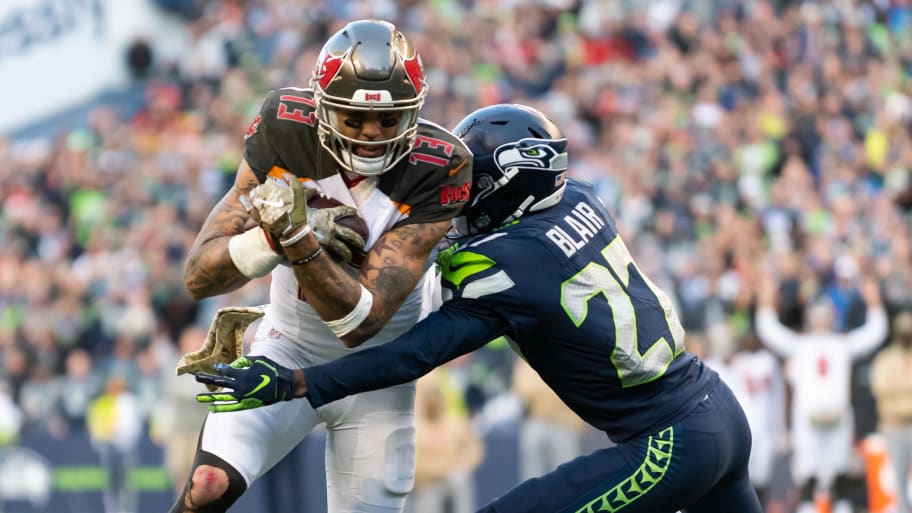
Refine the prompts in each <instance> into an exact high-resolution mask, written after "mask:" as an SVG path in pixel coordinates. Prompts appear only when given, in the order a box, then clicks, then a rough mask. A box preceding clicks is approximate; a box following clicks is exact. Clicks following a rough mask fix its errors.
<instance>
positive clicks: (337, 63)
mask: <svg viewBox="0 0 912 513" xmlns="http://www.w3.org/2000/svg"><path fill="white" fill-rule="evenodd" d="M344 58H345V56H344V55H343V56H336V55H332V54H329V53H327V54H326V58H325V59H323V62H322V63H321V64H320V65H319V66H318V67H317V71H316V73H314V80H316V81H317V82H319V83H320V87H322V88H324V89H326V88H327V87H328V86H329V83H330V82H332V79H334V78H336V74H338V73H339V69H340V68H341V67H342V59H344Z"/></svg>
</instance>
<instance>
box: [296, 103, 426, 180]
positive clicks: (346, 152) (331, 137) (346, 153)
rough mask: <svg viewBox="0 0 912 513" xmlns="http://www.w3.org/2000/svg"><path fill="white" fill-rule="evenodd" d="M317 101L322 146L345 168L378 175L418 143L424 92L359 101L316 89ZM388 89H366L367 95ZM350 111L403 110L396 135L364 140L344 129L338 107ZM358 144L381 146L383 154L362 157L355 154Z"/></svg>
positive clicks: (361, 173)
mask: <svg viewBox="0 0 912 513" xmlns="http://www.w3.org/2000/svg"><path fill="white" fill-rule="evenodd" d="M314 92H315V95H314V96H315V100H316V103H317V106H318V107H317V134H318V136H319V139H320V145H321V146H323V148H325V149H326V150H327V151H329V152H330V154H331V155H332V156H333V158H334V159H335V160H336V162H337V163H338V164H339V166H341V167H342V168H343V169H345V170H346V171H351V172H353V173H356V174H359V175H363V176H376V175H380V174H383V173H385V172H386V171H389V170H390V169H392V167H393V166H395V165H396V164H398V163H399V161H400V160H402V158H403V157H405V156H406V155H407V154H408V153H409V151H410V150H411V148H412V145H413V144H414V143H415V137H416V136H417V134H418V111H419V110H420V109H421V105H422V104H423V103H424V95H423V94H422V95H420V96H419V97H418V98H415V99H414V100H399V101H391V102H383V103H380V102H377V103H366V102H365V103H359V102H353V101H351V100H349V99H345V98H340V97H336V96H329V95H326V94H321V91H320V90H319V89H315V90H314ZM385 92H386V91H378V92H366V93H363V94H364V96H369V95H372V94H377V95H379V94H382V93H385ZM340 109H344V110H347V111H373V112H378V113H381V114H382V113H383V112H384V111H393V112H397V113H400V114H401V117H400V119H399V123H398V127H397V129H396V135H395V136H393V137H391V138H389V139H382V140H377V141H361V140H358V139H355V138H352V137H349V136H347V135H345V134H344V133H342V127H341V124H342V121H341V120H340V119H339V115H338V114H339V110H340ZM355 146H363V147H367V148H374V147H379V148H382V149H383V154H382V155H380V156H377V157H362V156H359V155H357V154H355V151H354V149H355Z"/></svg>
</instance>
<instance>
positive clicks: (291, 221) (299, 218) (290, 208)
mask: <svg viewBox="0 0 912 513" xmlns="http://www.w3.org/2000/svg"><path fill="white" fill-rule="evenodd" d="M316 193H317V191H316V190H314V189H305V188H304V186H302V185H301V182H300V181H299V180H298V178H297V177H296V176H294V175H292V174H291V173H285V175H284V176H282V178H281V179H275V178H269V179H267V180H266V182H265V183H262V184H260V185H257V186H256V187H254V188H253V190H252V191H250V197H249V198H246V199H244V200H242V202H243V203H244V204H245V206H246V207H247V208H248V210H249V211H250V214H251V216H252V217H253V218H254V219H256V220H257V222H259V223H260V226H262V227H263V228H265V229H266V231H268V232H269V233H271V234H273V235H275V236H276V237H280V238H281V237H286V236H288V235H289V234H291V233H292V232H293V231H294V230H295V229H296V228H298V227H299V226H301V225H304V224H307V199H308V198H309V197H310V196H312V195H314V194H316Z"/></svg>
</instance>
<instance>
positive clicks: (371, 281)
mask: <svg viewBox="0 0 912 513" xmlns="http://www.w3.org/2000/svg"><path fill="white" fill-rule="evenodd" d="M449 226H450V221H449V220H446V221H439V222H436V223H415V224H408V225H404V226H399V227H397V228H394V229H392V230H390V231H388V232H386V233H385V234H383V236H381V237H380V239H379V240H378V241H377V242H376V243H375V244H374V245H373V246H371V249H370V251H369V252H368V254H367V257H366V258H365V260H364V264H363V265H362V266H361V274H360V276H358V277H357V278H355V277H352V276H351V275H349V274H348V273H347V272H345V269H344V268H343V267H342V266H341V265H339V264H336V263H335V262H333V260H332V258H330V257H329V256H327V255H326V253H325V252H324V253H323V254H321V255H320V256H319V257H317V258H316V259H314V260H313V261H311V262H308V263H306V264H303V265H295V266H294V272H295V276H296V277H297V279H298V286H299V287H300V288H301V292H303V293H304V296H305V297H306V298H307V302H308V303H310V305H311V306H312V307H313V308H314V310H316V311H317V313H318V314H320V317H321V318H322V319H323V320H324V321H332V320H336V319H341V318H343V317H345V316H346V315H348V314H349V312H351V311H352V309H354V308H355V305H357V304H358V299H359V298H360V297H361V287H360V286H359V282H360V284H361V285H364V287H365V288H367V290H368V291H369V292H370V293H371V294H372V295H373V297H374V302H373V306H372V307H371V310H370V314H369V315H368V316H367V318H366V319H365V320H364V321H363V322H362V323H361V324H360V325H359V326H358V327H357V328H356V329H355V330H354V331H352V332H351V333H348V334H347V335H345V336H343V337H342V343H344V344H345V345H346V346H347V347H357V346H359V345H361V343H362V342H364V341H365V340H367V339H369V338H371V337H372V336H374V335H376V334H377V332H379V331H380V330H381V329H382V328H383V327H384V326H385V325H386V323H387V322H389V320H390V318H392V316H393V314H394V313H396V310H398V309H399V307H400V306H402V303H403V302H404V301H405V298H406V297H407V296H408V295H409V293H410V292H411V291H412V290H413V289H414V288H415V285H417V284H418V280H419V279H421V276H422V275H423V274H424V271H425V264H426V263H427V259H428V257H429V256H430V254H431V251H432V250H433V249H434V247H435V246H436V245H437V243H438V242H440V240H441V239H442V238H443V236H444V235H445V234H446V231H447V228H448V227H449ZM317 247H318V244H317V241H316V238H314V237H313V236H308V237H305V238H304V239H303V240H302V241H301V242H299V243H297V244H294V245H292V246H289V247H287V248H285V254H286V255H288V259H289V260H292V261H294V260H297V259H300V258H303V257H306V256H308V255H310V254H311V253H313V252H314V251H315V250H316V249H317Z"/></svg>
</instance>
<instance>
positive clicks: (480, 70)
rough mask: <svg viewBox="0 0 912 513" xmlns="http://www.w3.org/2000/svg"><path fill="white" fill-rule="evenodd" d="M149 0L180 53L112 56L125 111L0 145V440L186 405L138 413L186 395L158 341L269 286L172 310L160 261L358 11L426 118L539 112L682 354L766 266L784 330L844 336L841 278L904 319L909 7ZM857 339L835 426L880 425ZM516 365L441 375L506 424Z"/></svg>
mask: <svg viewBox="0 0 912 513" xmlns="http://www.w3.org/2000/svg"><path fill="white" fill-rule="evenodd" d="M157 3H158V4H159V5H160V6H161V8H162V9H166V10H168V11H169V12H172V13H174V15H175V16H178V17H180V18H181V19H183V20H184V22H185V27H186V31H187V34H188V38H189V41H191V42H192V45H191V46H189V47H188V48H186V49H185V51H183V52H182V53H181V54H180V56H179V57H178V58H175V59H171V60H164V59H161V58H159V56H158V55H156V53H155V51H154V50H155V49H154V48H147V47H146V48H144V47H143V46H142V42H141V41H139V42H137V45H135V46H134V47H133V48H132V50H131V57H130V59H131V60H130V61H129V62H130V63H131V65H133V66H135V68H136V69H135V71H136V73H135V75H136V80H137V81H138V82H139V83H142V84H144V87H145V102H144V107H143V108H142V109H141V110H140V111H139V112H135V113H133V114H132V115H130V116H128V117H124V116H120V115H119V114H118V111H117V109H115V108H113V107H111V106H105V105H99V106H97V108H95V109H94V110H92V112H91V114H90V116H89V118H88V119H87V120H86V122H85V123H84V124H82V125H81V126H74V127H67V130H65V131H59V127H50V126H49V127H48V131H47V136H46V137H38V138H29V139H20V140H15V139H11V138H2V137H0V442H2V441H4V440H5V441H14V440H15V439H16V436H17V434H18V433H21V432H25V431H27V430H30V429H39V430H40V429H45V430H51V431H55V432H63V431H65V430H67V429H78V428H80V426H85V424H86V422H85V420H86V415H87V414H88V413H89V412H91V411H93V410H92V409H91V408H90V405H92V404H94V403H95V402H97V400H98V398H99V397H104V396H105V394H115V395H116V394H132V395H133V396H134V397H135V398H136V399H137V400H136V401H135V406H133V408H134V409H135V410H136V415H137V416H138V417H139V418H141V419H146V420H147V421H148V422H146V423H145V425H146V426H147V427H148V428H149V429H151V430H152V432H153V434H154V433H158V434H159V436H161V434H162V433H168V430H169V429H176V428H175V424H178V423H179V422H180V421H181V420H185V419H184V418H183V417H182V416H181V415H175V414H174V413H173V411H171V412H169V411H168V408H167V407H165V408H163V407H161V405H162V404H166V405H168V404H183V406H180V408H181V410H180V411H187V410H190V409H192V408H193V406H190V403H191V402H192V395H190V396H189V397H190V399H189V400H188V399H187V398H186V397H185V398H184V399H183V401H184V402H183V403H180V401H181V399H180V398H177V399H174V401H171V402H169V401H164V402H163V401H161V400H160V398H162V397H166V396H167V397H171V396H175V397H176V396H180V394H181V392H180V390H186V389H189V388H193V386H194V385H192V381H190V382H184V383H183V386H174V385H173V384H171V381H173V378H172V377H171V374H173V364H174V362H175V360H176V358H177V356H178V355H179V354H180V351H181V349H180V348H179V346H178V343H179V341H180V340H181V339H182V338H183V339H184V340H185V342H184V344H182V345H183V346H184V347H186V346H188V345H189V346H190V347H192V346H193V345H194V342H193V341H194V340H199V339H200V332H199V330H200V328H202V329H205V327H207V326H208V323H209V321H210V319H211V317H212V314H213V313H214V311H215V310H216V309H217V308H219V307H221V306H225V305H229V304H239V305H253V304H259V303H263V302H265V301H266V300H267V298H266V290H267V288H266V287H265V285H264V284H263V283H262V282H254V283H251V284H250V285H248V286H247V287H245V288H243V289H241V290H240V291H237V292H235V293H232V294H229V295H227V296H223V297H219V298H213V299H209V300H205V301H202V302H198V303H197V302H194V301H192V300H191V299H190V298H189V296H188V294H187V293H186V291H185V290H184V285H183V277H182V270H183V259H184V257H185V255H186V253H187V250H188V248H189V245H190V244H191V242H192V241H193V239H194V236H195V234H196V232H197V230H198V229H199V227H200V226H201V224H202V222H203V220H204V217H205V215H206V213H207V212H208V211H209V209H210V207H211V206H212V205H213V204H214V203H215V202H216V201H217V200H218V199H219V198H220V197H221V196H222V194H223V193H224V192H225V191H226V190H227V188H228V187H229V186H230V184H231V182H232V179H233V176H234V172H235V169H236V166H237V164H238V162H239V159H240V157H241V154H242V151H243V132H244V130H245V128H246V127H247V125H248V123H249V122H250V120H251V119H252V118H253V117H254V116H255V114H256V112H257V110H258V108H259V103H260V101H261V99H262V98H263V96H264V94H265V93H266V91H268V90H269V89H272V88H277V87H281V86H285V85H296V86H301V87H306V86H307V85H308V82H309V78H310V75H311V71H312V66H313V64H314V61H315V59H316V56H317V53H318V50H319V48H320V46H321V45H322V43H323V42H324V41H325V39H326V38H327V37H328V35H329V34H331V33H332V32H333V31H335V30H336V29H338V28H339V27H341V26H342V25H343V24H344V23H345V22H347V21H349V20H351V19H355V18H363V17H379V18H384V19H388V20H390V21H393V22H395V23H396V24H397V25H398V26H399V27H400V29H401V30H402V31H403V32H404V33H405V34H406V36H407V37H408V38H409V39H410V40H411V42H412V43H413V44H414V45H415V46H416V47H417V48H418V50H419V52H420V54H421V56H422V59H423V62H424V65H425V67H426V72H427V77H428V82H429V86H430V89H429V96H428V100H427V102H426V104H425V106H424V109H423V111H422V112H423V117H425V118H426V119H429V120H432V121H434V122H436V123H438V124H441V125H443V126H446V127H451V126H452V125H453V124H454V123H455V122H456V121H458V120H459V119H460V118H462V116H464V115H465V114H466V113H467V112H469V111H471V110H474V109H475V108H477V107H479V106H483V105H488V104H491V103H497V102H517V103H527V104H531V105H533V106H535V107H537V108H539V109H541V110H542V111H544V112H546V113H547V114H549V115H550V116H551V117H552V118H553V119H554V120H555V121H556V122H557V124H558V125H559V126H562V127H563V128H564V130H565V132H566V133H567V135H568V138H569V141H570V147H571V149H570V151H571V159H572V162H571V166H570V168H571V173H572V175H573V176H575V177H576V178H580V179H584V180H588V181H591V182H593V183H595V184H596V186H597V189H598V191H599V194H600V196H601V197H602V199H603V200H604V201H605V203H606V204H607V205H608V206H609V208H610V210H611V211H613V212H614V213H615V215H616V218H617V221H618V226H619V228H620V231H621V233H622V236H623V237H624V238H625V240H626V241H627V244H628V247H629V248H630V250H631V253H632V254H633V255H634V257H635V258H636V260H637V262H638V265H639V266H640V267H641V268H642V270H643V271H644V272H645V273H646V274H647V275H649V276H650V277H652V279H653V280H654V281H656V282H657V284H658V285H659V286H660V287H662V288H664V289H666V290H669V291H673V292H674V297H675V300H676V302H677V306H678V311H679V312H680V314H681V316H682V321H683V323H684V326H685V328H686V329H687V330H688V332H689V341H690V342H691V347H692V348H694V347H699V350H700V351H701V352H702V353H703V355H704V357H706V358H707V359H710V358H714V359H716V360H717V361H721V362H726V361H730V359H731V356H732V355H734V354H736V353H738V352H742V351H748V350H750V351H752V350H754V349H755V348H756V346H757V345H758V344H757V343H756V342H757V340H756V336H755V333H754V329H753V325H754V322H753V320H754V311H755V308H756V302H757V292H758V290H759V288H760V287H761V285H762V283H763V282H765V281H770V280H772V281H774V282H775V284H776V286H777V287H778V296H779V297H778V303H777V304H778V307H777V308H778V314H779V318H780V320H781V321H782V323H783V324H784V325H786V326H788V327H791V328H793V329H798V330H800V329H803V327H804V326H805V324H804V312H805V311H806V307H807V306H809V305H811V304H814V303H816V302H817V301H818V300H819V299H820V298H826V299H827V301H828V302H829V303H828V304H829V305H830V306H831V308H832V313H833V315H832V330H833V331H834V332H837V333H838V332H845V331H847V330H850V329H852V328H855V327H858V326H860V325H862V323H863V322H864V321H865V312H866V309H865V300H864V299H863V298H862V296H861V294H860V284H861V283H862V281H863V280H865V279H872V280H876V283H878V284H879V289H880V295H881V297H882V300H883V303H884V304H885V306H886V309H887V312H888V315H889V317H890V319H891V320H892V319H893V318H894V317H895V316H896V314H897V313H898V312H901V311H903V310H907V309H912V267H910V262H912V239H910V224H909V220H910V218H909V210H910V209H912V180H910V171H912V169H910V166H912V137H910V133H912V132H910V130H909V129H910V128H912V85H910V73H912V8H910V6H909V5H908V4H907V2H903V1H895V0H872V1H862V0H832V1H816V2H814V1H788V0H779V1H774V0H767V1H759V0H758V1H748V0H703V1H685V0H655V1H650V2H640V1H634V0H538V1H535V2H518V1H515V0H474V1H473V0H437V1H434V2H415V1H411V0H409V1H399V2H394V1H391V0H372V1H352V2H336V1H332V0H323V1H320V0H312V1H309V2H308V1H303V2H301V1H290V0H249V1H243V2H241V1H238V0H234V1H232V0H210V1H203V0H195V1H194V0H183V1H182V0H169V1H165V0H159V1H158V2H157ZM267 279H268V278H267ZM888 338H889V337H888V336H885V337H884V338H883V341H882V344H880V346H879V347H882V346H883V345H884V344H886V342H887V340H888ZM879 350H880V349H879V348H878V350H875V351H873V352H871V353H870V354H866V355H864V356H863V357H861V358H859V359H858V360H857V361H856V362H855V363H854V366H853V373H852V377H851V380H852V383H851V384H852V406H853V408H854V409H855V415H854V417H855V427H854V429H855V437H856V439H858V440H860V439H861V438H862V437H863V436H865V435H867V434H868V433H871V432H874V431H876V430H877V425H876V419H877V415H876V412H875V409H874V404H875V402H874V399H873V397H872V395H871V392H870V385H869V382H870V381H871V380H872V379H874V380H876V377H872V376H871V373H870V365H869V364H870V361H871V359H872V358H874V356H875V355H876V354H877V353H878V352H879ZM783 363H784V362H783V360H782V358H781V356H780V357H778V358H777V359H775V360H773V364H772V365H774V366H778V365H781V364H783ZM513 365H514V358H513V357H512V356H511V355H510V352H509V350H508V349H507V348H506V344H503V343H500V344H498V343H494V344H492V345H491V346H489V347H488V348H486V349H485V350H484V351H482V352H480V353H478V354H476V355H473V356H471V357H466V358H463V359H460V360H459V361H457V362H455V363H454V364H452V365H451V366H450V367H449V369H448V370H449V371H450V375H451V376H450V377H451V378H452V379H453V380H454V382H455V383H457V387H458V388H459V389H460V391H461V392H462V398H463V400H464V401H465V404H466V405H467V411H468V414H469V415H471V416H473V418H478V419H481V421H483V422H496V420H497V419H498V418H500V417H503V416H504V415H510V414H512V415H517V416H518V415H522V412H523V411H524V409H523V408H522V407H519V408H515V409H513V410H511V409H510V408H490V407H487V406H489V405H490V404H492V403H495V404H496V403H497V401H498V400H499V399H500V398H502V397H503V396H504V395H510V394H512V396H513V397H519V395H518V394H516V393H512V392H511V383H512V377H511V373H512V369H513ZM169 390H170V392H169ZM175 390H177V391H175ZM169 394H170V395H169ZM184 395H185V396H187V394H186V393H185V394H184ZM786 397H787V396H786V395H783V396H782V399H781V401H783V404H784V401H786V400H787V399H786ZM504 411H508V412H513V413H503V412H504ZM910 413H912V412H910ZM49 419H50V420H49ZM102 419H104V416H103V415H102ZM906 420H908V421H909V422H912V419H906ZM194 422H198V421H194ZM784 422H786V421H784ZM91 424H92V423H91V422H90V425H91ZM96 424H97V423H96ZM188 429H192V431H194V432H195V429H196V427H195V426H194V427H192V428H188ZM567 429H574V430H576V429H578V427H577V426H574V425H573V423H570V424H569V425H568V427H567ZM95 431H96V432H97V433H107V434H98V435H97V436H101V437H107V438H109V439H110V438H112V437H113V436H114V435H113V434H111V433H110V430H109V429H108V430H105V429H103V428H99V427H96V428H95ZM782 445H783V446H784V447H787V445H788V443H787V440H786V441H785V442H783V444H782ZM181 464H182V463H181ZM179 467H180V465H177V466H176V467H175V468H179Z"/></svg>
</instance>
